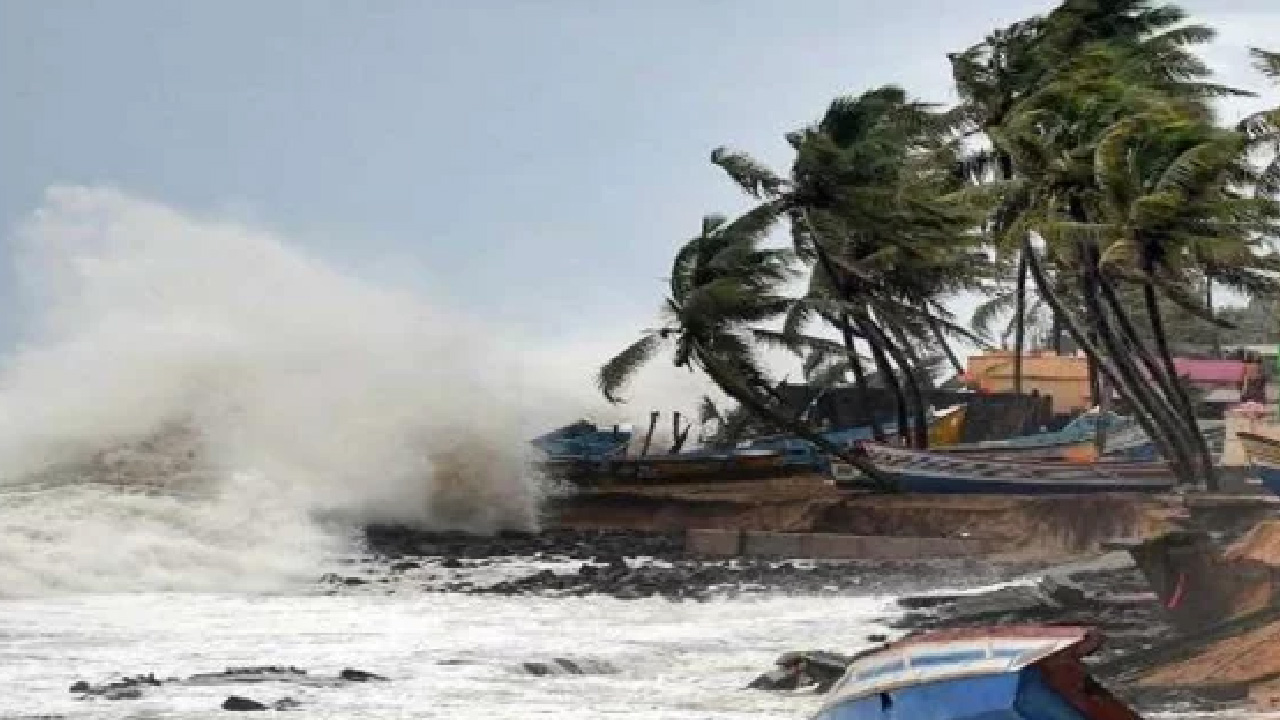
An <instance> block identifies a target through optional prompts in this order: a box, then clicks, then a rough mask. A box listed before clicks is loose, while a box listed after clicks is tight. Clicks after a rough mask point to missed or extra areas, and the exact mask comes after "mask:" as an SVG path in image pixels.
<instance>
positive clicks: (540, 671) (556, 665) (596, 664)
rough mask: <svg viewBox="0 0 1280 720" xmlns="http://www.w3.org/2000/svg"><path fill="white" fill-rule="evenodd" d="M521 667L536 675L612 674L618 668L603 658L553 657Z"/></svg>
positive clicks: (524, 664)
mask: <svg viewBox="0 0 1280 720" xmlns="http://www.w3.org/2000/svg"><path fill="white" fill-rule="evenodd" d="M520 669H521V670H523V671H524V672H526V673H529V674H530V675H533V676H535V677H546V676H548V675H611V674H613V673H615V672H617V668H615V667H614V666H612V665H610V664H609V663H607V662H604V661H602V660H592V659H585V658H584V659H576V660H575V659H571V658H564V657H558V658H551V659H550V660H545V661H533V662H525V663H521V664H520Z"/></svg>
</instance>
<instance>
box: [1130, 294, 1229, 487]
mask: <svg viewBox="0 0 1280 720" xmlns="http://www.w3.org/2000/svg"><path fill="white" fill-rule="evenodd" d="M1148 274H1150V270H1148ZM1142 298H1143V301H1144V302H1145V303H1146V306H1147V320H1148V321H1150V323H1151V334H1152V335H1153V336H1154V337H1155V341H1156V349H1157V350H1158V351H1159V353H1160V359H1161V360H1163V361H1164V367H1165V371H1166V372H1168V374H1169V378H1170V383H1171V384H1172V385H1173V397H1174V399H1175V400H1177V404H1178V406H1179V409H1180V410H1181V411H1182V417H1183V420H1185V421H1186V423H1187V427H1188V428H1189V429H1190V430H1191V439H1192V441H1193V442H1194V443H1195V446H1194V447H1195V449H1196V455H1198V456H1199V457H1198V458H1197V459H1198V460H1199V461H1200V472H1201V473H1203V474H1204V484H1205V489H1206V490H1208V491H1209V492H1217V491H1218V489H1219V487H1218V474H1217V471H1216V470H1215V468H1214V467H1213V455H1212V453H1210V452H1209V443H1208V441H1206V440H1205V439H1204V433H1202V432H1200V422H1199V420H1197V419H1196V411H1195V408H1194V407H1192V405H1191V398H1189V397H1187V391H1186V389H1185V388H1183V387H1182V383H1180V382H1179V381H1178V369H1177V367H1176V366H1175V365H1174V363H1173V354H1172V353H1171V352H1169V339H1168V337H1166V336H1165V332H1164V318H1163V317H1161V315H1160V303H1159V300H1158V299H1157V298H1156V290H1155V288H1154V287H1152V285H1151V283H1150V282H1147V283H1145V284H1144V285H1143V286H1142Z"/></svg>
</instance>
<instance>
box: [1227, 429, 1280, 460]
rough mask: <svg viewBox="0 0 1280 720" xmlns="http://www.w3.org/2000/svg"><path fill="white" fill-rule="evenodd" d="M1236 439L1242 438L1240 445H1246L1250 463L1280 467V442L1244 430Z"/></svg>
mask: <svg viewBox="0 0 1280 720" xmlns="http://www.w3.org/2000/svg"><path fill="white" fill-rule="evenodd" d="M1236 437H1237V438H1240V444H1241V445H1244V451H1245V454H1246V455H1248V456H1249V461H1250V462H1253V463H1259V462H1263V463H1268V464H1270V465H1273V466H1275V467H1280V440H1276V439H1273V438H1269V437H1267V436H1266V435H1259V434H1257V433H1251V432H1247V431H1244V430H1242V431H1240V432H1238V433H1236Z"/></svg>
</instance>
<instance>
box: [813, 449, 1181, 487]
mask: <svg viewBox="0 0 1280 720" xmlns="http://www.w3.org/2000/svg"><path fill="white" fill-rule="evenodd" d="M859 451H860V452H864V453H866V455H867V458H868V459H869V460H870V461H871V462H872V464H874V465H875V467H876V469H877V470H879V471H880V472H881V473H883V474H884V475H886V476H887V477H888V478H889V479H891V480H893V481H894V482H895V483H896V485H897V488H898V490H900V491H902V492H912V493H939V494H1011V495H1028V494H1080V493H1103V492H1164V491H1167V490H1170V489H1172V488H1173V486H1174V478H1173V475H1172V474H1171V473H1170V472H1169V469H1168V466H1166V465H1165V464H1164V463H1145V462H1143V463H1121V462H1117V463H1098V464H1093V465H1080V464H1075V463H1062V462H1050V461H1038V460H1027V461H1017V462H1014V461H1009V460H996V459H990V458H985V457H964V456H959V455H949V454H946V453H934V452H921V451H918V450H908V449H906V448H898V447H888V446H885V445H877V444H874V443H861V444H860V445H859ZM831 472H832V475H833V476H834V477H835V479H836V480H837V481H845V480H851V479H854V478H856V477H857V476H858V474H857V471H856V470H855V469H854V468H852V467H851V466H848V465H844V464H843V463H839V462H833V463H831Z"/></svg>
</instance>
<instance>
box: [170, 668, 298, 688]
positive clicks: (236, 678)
mask: <svg viewBox="0 0 1280 720" xmlns="http://www.w3.org/2000/svg"><path fill="white" fill-rule="evenodd" d="M306 676H307V671H306V670H303V669H301V668H296V667H293V666H292V665H247V666H241V667H229V668H226V669H225V670H223V671H222V672H210V673H196V674H195V675H192V676H191V677H190V678H187V680H185V681H184V683H183V684H185V685H225V684H231V683H235V684H238V683H262V682H296V681H299V680H304V679H306Z"/></svg>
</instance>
